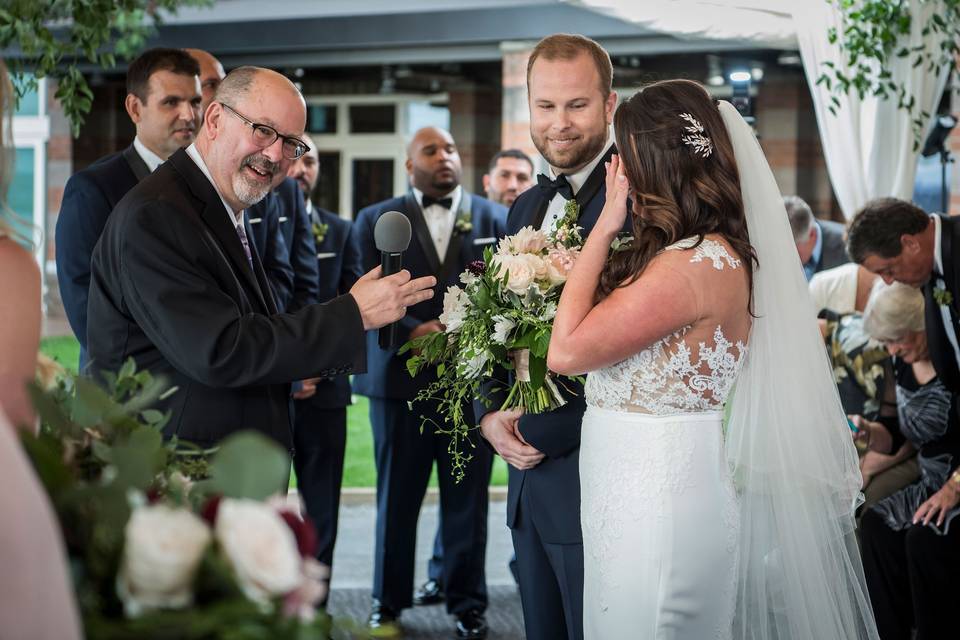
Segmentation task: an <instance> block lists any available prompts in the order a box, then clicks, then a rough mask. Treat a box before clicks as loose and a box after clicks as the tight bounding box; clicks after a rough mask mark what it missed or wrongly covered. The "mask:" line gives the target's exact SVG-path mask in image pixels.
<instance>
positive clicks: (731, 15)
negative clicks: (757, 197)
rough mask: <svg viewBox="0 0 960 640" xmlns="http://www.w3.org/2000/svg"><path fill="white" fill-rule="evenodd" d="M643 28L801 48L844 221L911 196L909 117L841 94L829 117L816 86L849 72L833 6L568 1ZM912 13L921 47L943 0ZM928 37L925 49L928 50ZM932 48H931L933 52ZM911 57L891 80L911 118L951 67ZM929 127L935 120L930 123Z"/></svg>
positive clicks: (899, 61) (753, 0)
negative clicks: (832, 35) (877, 203)
mask: <svg viewBox="0 0 960 640" xmlns="http://www.w3.org/2000/svg"><path fill="white" fill-rule="evenodd" d="M568 1H569V2H571V3H572V4H579V5H582V6H585V7H588V8H591V9H595V10H597V11H600V12H602V13H605V14H608V15H612V16H614V17H617V18H620V19H622V20H626V21H629V22H632V23H634V24H637V25H639V26H641V27H645V28H648V29H651V30H653V31H658V32H661V33H669V34H671V35H674V36H676V37H679V38H696V39H709V40H728V41H729V40H737V41H747V42H750V43H752V44H754V45H755V46H762V47H780V48H795V47H797V46H799V49H800V53H801V57H802V58H803V67H804V70H805V72H806V76H807V83H808V84H809V86H810V93H811V95H812V96H813V104H814V109H815V111H816V115H817V123H818V125H819V128H820V141H821V145H822V147H823V151H824V155H825V157H826V161H827V171H828V173H829V175H830V181H831V183H832V184H833V190H834V193H835V194H836V196H837V201H838V202H839V203H840V208H841V209H842V210H843V214H844V216H845V217H846V218H847V219H849V218H852V217H853V215H854V213H856V211H857V209H859V208H860V207H862V206H863V205H864V204H865V203H866V202H867V201H868V200H871V199H872V198H877V197H881V196H894V197H897V198H903V199H907V200H909V199H910V198H911V196H912V195H913V185H914V178H915V176H916V169H917V158H918V157H919V150H917V151H914V150H913V130H912V128H911V126H910V120H911V117H910V115H909V114H908V112H906V111H904V110H902V109H898V108H897V103H896V101H895V100H880V99H878V98H874V97H870V96H868V97H865V98H864V99H863V100H860V99H859V98H858V97H857V96H856V95H855V94H851V95H847V96H840V109H838V111H837V114H836V115H834V114H832V113H830V111H829V110H828V107H829V105H830V92H829V91H828V90H827V89H826V87H824V86H822V85H817V84H816V81H817V78H818V77H820V73H821V72H822V71H823V70H824V67H823V66H822V63H824V62H826V61H831V62H833V64H835V65H837V67H838V68H840V69H841V70H843V71H845V72H846V71H848V69H847V66H846V63H845V61H844V59H843V57H842V56H841V55H840V53H839V50H838V47H837V46H836V45H831V44H830V43H829V42H828V40H827V29H828V28H829V27H830V26H838V27H840V30H841V31H842V25H841V24H840V16H839V13H838V11H837V9H836V8H835V7H834V6H833V5H832V4H829V3H827V2H824V0H665V1H658V2H653V1H652V0H568ZM909 1H910V4H911V12H912V14H913V21H912V31H911V34H910V40H909V42H905V43H901V45H905V46H908V47H912V46H915V45H919V44H921V43H924V37H923V35H922V34H921V30H922V29H923V26H924V25H925V24H927V23H929V21H930V17H931V16H932V15H933V14H934V13H936V12H938V11H942V10H943V9H942V6H941V3H940V2H922V3H921V2H918V1H917V0H909ZM932 40H933V38H932V37H931V36H928V37H927V42H926V45H927V46H928V47H932V46H934V45H932ZM931 51H933V49H932V48H931ZM912 65H913V57H912V56H910V57H907V58H895V59H893V60H891V61H890V63H889V70H890V72H891V74H892V76H893V79H894V80H895V81H896V82H898V83H901V84H903V86H905V88H906V89H907V92H908V94H911V95H913V96H914V97H915V98H916V101H917V110H916V113H917V114H919V113H920V112H921V111H927V112H931V113H932V112H933V111H934V109H935V107H936V102H937V101H938V100H939V99H940V95H941V94H942V93H943V88H944V86H945V84H946V80H947V76H948V71H949V69H947V68H945V69H943V70H942V72H941V73H938V74H931V73H929V72H928V71H927V69H926V66H925V65H921V66H919V67H916V68H914V67H913V66H912ZM931 123H932V120H931Z"/></svg>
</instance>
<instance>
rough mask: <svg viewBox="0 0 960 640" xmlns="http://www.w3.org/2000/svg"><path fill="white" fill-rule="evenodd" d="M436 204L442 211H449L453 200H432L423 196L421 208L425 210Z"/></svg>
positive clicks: (425, 195)
mask: <svg viewBox="0 0 960 640" xmlns="http://www.w3.org/2000/svg"><path fill="white" fill-rule="evenodd" d="M435 204H438V205H440V206H441V207H443V208H444V209H449V208H450V207H452V206H453V198H433V197H431V196H428V195H427V194H423V208H424V209H426V208H427V207H429V206H432V205H435Z"/></svg>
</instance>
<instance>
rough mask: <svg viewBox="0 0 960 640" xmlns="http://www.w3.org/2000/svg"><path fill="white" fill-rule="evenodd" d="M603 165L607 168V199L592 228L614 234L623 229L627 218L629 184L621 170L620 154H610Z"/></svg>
mask: <svg viewBox="0 0 960 640" xmlns="http://www.w3.org/2000/svg"><path fill="white" fill-rule="evenodd" d="M604 166H605V167H606V168H607V199H606V203H605V204H604V205H603V211H601V212H600V217H599V218H598V219H597V224H596V225H594V229H595V230H597V229H599V230H600V231H601V232H602V233H605V234H611V235H616V234H617V233H620V231H621V229H623V223H624V221H625V220H626V219H627V197H628V195H629V194H630V184H629V183H628V182H627V175H626V173H624V171H623V163H622V162H621V161H620V156H618V155H613V156H611V157H610V162H607V163H604Z"/></svg>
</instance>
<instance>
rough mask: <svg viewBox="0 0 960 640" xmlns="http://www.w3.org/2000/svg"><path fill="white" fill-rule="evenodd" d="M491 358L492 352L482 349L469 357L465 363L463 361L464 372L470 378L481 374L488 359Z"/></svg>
mask: <svg viewBox="0 0 960 640" xmlns="http://www.w3.org/2000/svg"><path fill="white" fill-rule="evenodd" d="M489 359H490V353H489V352H488V351H486V350H483V351H481V352H480V353H478V354H476V355H475V356H473V357H472V358H468V359H467V361H466V362H465V363H463V373H464V375H465V376H466V377H468V378H474V377H476V376H478V375H480V374H481V373H482V372H483V367H484V366H485V365H486V364H487V360H489Z"/></svg>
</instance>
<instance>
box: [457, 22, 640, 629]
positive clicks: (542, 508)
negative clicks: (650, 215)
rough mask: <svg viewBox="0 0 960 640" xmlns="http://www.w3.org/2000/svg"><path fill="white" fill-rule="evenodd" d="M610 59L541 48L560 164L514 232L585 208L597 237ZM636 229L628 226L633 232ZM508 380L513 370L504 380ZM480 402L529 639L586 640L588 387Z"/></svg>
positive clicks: (538, 81)
mask: <svg viewBox="0 0 960 640" xmlns="http://www.w3.org/2000/svg"><path fill="white" fill-rule="evenodd" d="M612 77H613V67H612V65H611V63H610V56H609V55H608V54H607V52H606V51H604V50H603V49H602V48H601V47H600V45H598V44H597V43H596V42H594V41H593V40H590V39H589V38H584V37H583V36H577V35H567V34H556V35H552V36H548V37H546V38H544V39H543V40H541V41H540V42H539V43H538V44H537V46H536V47H535V48H534V50H533V52H532V53H531V56H530V60H529V63H528V66H527V93H528V99H529V103H530V136H531V138H532V139H533V143H534V145H535V146H536V147H537V150H538V151H539V152H540V154H541V155H542V156H543V157H544V158H545V159H546V160H547V162H548V163H549V165H550V169H549V175H543V174H540V175H539V176H537V183H538V184H537V186H536V187H533V188H531V189H530V190H529V191H527V192H525V193H522V194H520V196H519V197H518V198H517V199H516V201H515V202H514V203H513V206H512V207H511V208H510V214H509V218H508V220H507V234H508V235H509V234H514V233H516V232H517V231H519V230H520V229H521V228H522V227H526V226H532V227H534V228H538V229H544V230H546V231H550V230H552V229H553V228H554V226H555V224H556V223H557V221H558V220H559V219H561V218H562V217H563V215H564V209H565V207H566V204H567V203H568V202H570V201H576V203H577V205H578V208H579V217H578V224H579V225H580V226H581V227H583V235H584V236H586V235H587V234H589V233H590V229H592V228H593V225H594V223H595V222H596V221H597V218H598V217H599V215H600V211H601V210H602V209H603V205H604V202H605V201H606V189H605V184H604V177H605V168H604V163H605V162H607V161H609V159H610V156H611V155H613V154H614V153H615V149H614V147H613V139H612V136H611V135H610V123H611V122H612V120H613V112H614V108H615V107H616V104H617V97H616V94H615V93H613V90H612ZM629 224H630V223H629V221H627V223H626V225H629ZM502 375H503V377H504V378H505V376H506V372H502ZM496 386H500V387H502V386H503V384H498V383H491V384H489V385H487V387H486V389H485V395H486V396H487V399H488V400H489V401H490V402H491V404H490V405H489V406H488V405H487V404H486V403H483V402H480V401H478V402H476V403H475V404H474V411H475V414H476V416H477V418H478V419H479V421H480V430H481V433H482V435H483V437H484V438H486V440H487V441H488V442H489V443H490V444H491V446H492V447H493V448H494V449H495V450H496V451H497V453H498V454H500V456H502V457H503V459H504V460H506V461H507V462H508V463H509V465H510V467H509V484H508V488H507V525H508V526H509V527H510V529H511V530H512V533H513V546H514V549H515V550H516V553H517V572H518V577H519V581H520V598H521V602H522V605H523V618H524V626H525V628H526V637H527V639H528V640H563V639H564V638H569V639H570V640H574V639H577V640H579V639H581V638H583V538H582V535H581V530H580V472H579V453H580V422H581V419H582V417H583V413H584V411H585V410H586V404H585V403H584V394H583V387H582V386H581V385H578V384H575V383H566V384H565V385H564V390H563V395H564V396H565V397H566V399H567V404H565V405H564V406H563V407H561V408H559V409H557V410H555V411H551V412H549V413H545V414H537V415H524V416H521V415H520V414H519V413H518V412H514V411H498V410H496V409H497V408H498V407H499V406H501V405H502V404H503V401H504V399H505V398H504V394H503V392H502V391H496V390H495V389H494V387H496Z"/></svg>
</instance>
